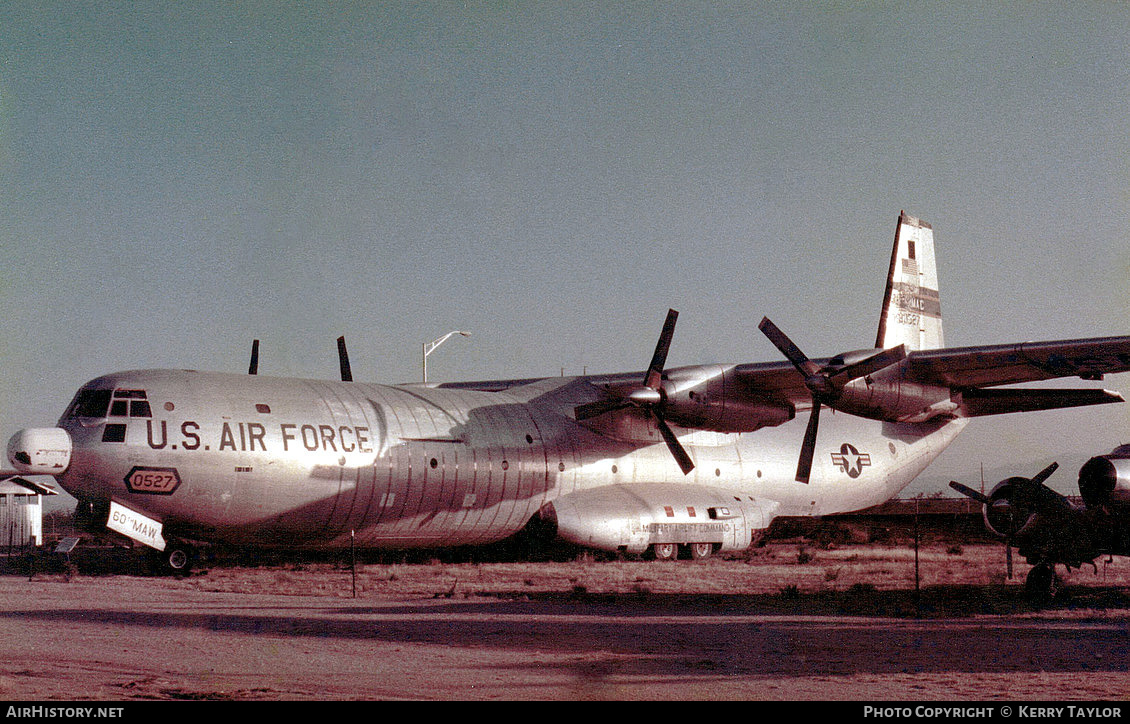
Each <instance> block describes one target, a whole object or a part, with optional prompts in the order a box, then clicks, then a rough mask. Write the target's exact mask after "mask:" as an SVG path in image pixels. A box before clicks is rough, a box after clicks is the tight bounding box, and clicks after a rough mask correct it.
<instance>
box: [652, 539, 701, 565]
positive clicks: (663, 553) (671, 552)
mask: <svg viewBox="0 0 1130 724" xmlns="http://www.w3.org/2000/svg"><path fill="white" fill-rule="evenodd" d="M650 553H651V558H654V559H655V560H657V561H673V560H675V559H677V558H688V559H690V560H692V561H701V560H705V559H707V558H709V557H710V556H711V555H712V554H713V553H714V544H713V543H684V544H678V543H653V544H652V546H651V550H650Z"/></svg>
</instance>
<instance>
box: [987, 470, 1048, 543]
mask: <svg viewBox="0 0 1130 724" xmlns="http://www.w3.org/2000/svg"><path fill="white" fill-rule="evenodd" d="M1026 483H1028V479H1027V478H1021V477H1014V478H1005V479H1004V480H1002V481H1000V482H999V483H997V484H996V485H995V486H994V487H993V489H992V490H991V491H990V492H989V502H988V503H986V504H985V506H984V508H983V509H982V511H981V515H982V516H983V517H984V519H985V527H986V528H988V529H989V530H991V531H992V532H993V533H995V534H996V535H998V536H1000V537H1001V538H1007V537H1009V536H1010V535H1011V534H1014V533H1016V531H1017V530H1019V529H1020V527H1021V526H1023V525H1024V523H1026V522H1027V521H1028V518H1030V517H1031V516H1032V514H1033V513H1034V512H1036V511H1035V508H1034V507H1033V506H1032V505H1030V501H1028V500H1027V496H1026V495H1024V494H1023V492H1022V491H1024V490H1025V487H1026Z"/></svg>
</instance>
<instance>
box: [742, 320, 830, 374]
mask: <svg viewBox="0 0 1130 724" xmlns="http://www.w3.org/2000/svg"><path fill="white" fill-rule="evenodd" d="M757 328H758V329H760V330H761V332H762V333H763V334H764V335H765V336H766V337H768V338H769V341H770V342H772V343H773V346H774V347H776V348H777V349H778V350H780V351H781V354H783V355H785V357H786V358H787V359H788V360H789V362H792V363H793V367H796V368H797V371H798V372H800V373H801V374H802V375H803V376H804V377H805V378H806V379H807V378H809V377H811V376H812V375H814V374H816V373H817V372H819V371H820V368H819V367H817V366H816V363H815V362H813V361H812V360H810V359H808V357H807V356H805V354H804V352H801V351H800V347H797V346H796V345H795V344H793V341H792V340H791V339H789V337H788V335H786V334H785V333H784V332H782V331H781V330H780V328H779V327H777V325H775V324H773V322H771V321H769V317H763V318H762V320H761V324H759V325H757Z"/></svg>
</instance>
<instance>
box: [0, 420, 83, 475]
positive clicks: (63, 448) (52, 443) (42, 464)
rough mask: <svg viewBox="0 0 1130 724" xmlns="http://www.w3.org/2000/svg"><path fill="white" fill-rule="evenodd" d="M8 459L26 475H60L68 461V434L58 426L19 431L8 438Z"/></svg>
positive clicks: (69, 462) (69, 459) (68, 463)
mask: <svg viewBox="0 0 1130 724" xmlns="http://www.w3.org/2000/svg"><path fill="white" fill-rule="evenodd" d="M8 462H9V463H11V464H12V466H13V467H15V469H16V470H19V471H20V472H21V473H24V474H26V475H61V474H63V473H64V472H66V470H67V466H69V465H70V464H71V436H70V435H68V434H67V431H66V430H64V429H62V428H61V427H32V428H27V429H25V430H20V431H19V432H17V433H16V434H15V435H12V439H10V440H9V441H8Z"/></svg>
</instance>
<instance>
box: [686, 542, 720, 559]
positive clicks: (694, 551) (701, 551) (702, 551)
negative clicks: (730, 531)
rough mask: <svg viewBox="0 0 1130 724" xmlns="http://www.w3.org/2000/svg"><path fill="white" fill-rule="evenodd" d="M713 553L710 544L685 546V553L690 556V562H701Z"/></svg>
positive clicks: (712, 547) (712, 545) (712, 546)
mask: <svg viewBox="0 0 1130 724" xmlns="http://www.w3.org/2000/svg"><path fill="white" fill-rule="evenodd" d="M713 552H714V544H712V543H689V544H688V545H687V553H688V554H689V555H690V559H691V560H692V561H701V560H704V559H706V558H709V557H710V554H712V553H713Z"/></svg>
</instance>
